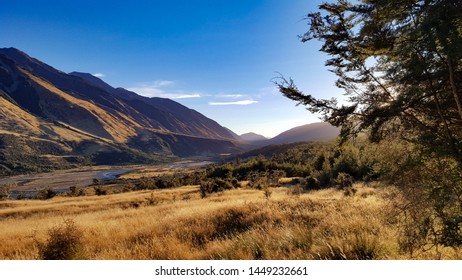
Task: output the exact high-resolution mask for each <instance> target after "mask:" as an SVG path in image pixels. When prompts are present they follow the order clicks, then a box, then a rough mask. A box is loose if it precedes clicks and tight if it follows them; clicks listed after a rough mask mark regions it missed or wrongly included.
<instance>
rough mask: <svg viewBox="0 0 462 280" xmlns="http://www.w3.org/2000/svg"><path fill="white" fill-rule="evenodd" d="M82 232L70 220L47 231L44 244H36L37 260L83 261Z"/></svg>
mask: <svg viewBox="0 0 462 280" xmlns="http://www.w3.org/2000/svg"><path fill="white" fill-rule="evenodd" d="M82 235H83V234H82V231H81V230H80V229H79V228H78V227H77V226H76V225H75V223H74V221H73V220H71V219H66V220H64V223H63V224H61V225H58V226H55V227H53V228H51V229H49V230H48V238H47V240H46V241H45V242H38V241H36V242H37V245H38V249H39V258H40V259H42V260H79V259H85V253H84V246H83V242H82Z"/></svg>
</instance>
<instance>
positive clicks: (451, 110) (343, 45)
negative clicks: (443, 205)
mask: <svg viewBox="0 0 462 280" xmlns="http://www.w3.org/2000/svg"><path fill="white" fill-rule="evenodd" d="M461 16H462V2H460V1H452V0H444V1H401V0H391V1H366V0H362V1H355V2H349V1H344V0H339V1H335V2H334V3H324V4H322V5H320V7H319V11H318V12H312V13H309V14H308V16H307V21H308V24H309V28H308V31H307V32H306V33H305V34H303V35H302V36H301V40H302V41H303V42H307V41H310V40H319V41H321V42H322V44H323V45H322V47H321V49H320V51H322V52H324V53H326V54H327V55H329V59H328V60H327V61H326V66H328V67H329V68H330V70H331V71H332V72H333V73H335V74H336V75H337V77H338V80H337V83H336V85H337V86H338V87H339V88H341V89H343V90H344V91H345V92H346V94H347V96H349V101H350V103H349V104H348V105H341V106H340V105H338V104H337V101H336V100H335V99H331V100H324V99H317V98H315V97H314V96H312V95H309V94H304V93H302V92H301V91H300V90H298V88H297V87H296V86H295V84H294V82H293V81H292V80H290V79H289V80H286V79H284V78H281V80H280V81H279V82H277V84H278V86H279V89H280V91H281V92H282V93H283V94H284V95H285V96H287V97H289V98H291V99H293V100H295V101H297V102H298V103H299V104H303V105H306V106H307V108H308V109H309V110H310V111H311V112H321V113H322V114H324V117H325V120H326V121H328V122H330V123H331V124H333V125H335V126H341V127H342V131H341V136H342V139H346V138H347V137H349V136H351V135H357V134H358V133H359V132H362V131H365V132H367V133H368V135H369V139H370V140H372V141H379V140H381V139H384V138H385V137H387V136H399V137H403V138H405V139H407V140H411V141H417V142H419V143H420V144H421V145H422V150H426V151H427V152H431V153H436V154H439V155H444V156H449V157H453V158H454V159H456V160H457V161H458V162H462V152H461V151H462V141H461V140H462V133H461V131H462V122H461V120H462V101H461V96H462V85H461V82H460V81H461V79H462V71H461V69H462V21H461V20H460V18H461Z"/></svg>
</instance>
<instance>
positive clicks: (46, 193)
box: [37, 188, 57, 200]
mask: <svg viewBox="0 0 462 280" xmlns="http://www.w3.org/2000/svg"><path fill="white" fill-rule="evenodd" d="M56 194H57V193H56V192H55V191H54V190H53V189H52V188H45V189H42V190H40V191H39V192H38V193H37V198H38V199H44V200H46V199H52V198H53V197H55V196H56Z"/></svg>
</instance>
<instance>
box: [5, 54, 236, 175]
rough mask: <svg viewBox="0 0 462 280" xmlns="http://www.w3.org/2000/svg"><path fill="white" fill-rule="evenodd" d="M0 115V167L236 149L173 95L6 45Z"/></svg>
mask: <svg viewBox="0 0 462 280" xmlns="http://www.w3.org/2000/svg"><path fill="white" fill-rule="evenodd" d="M0 116H1V120H0V167H1V168H2V170H4V171H5V170H6V171H5V172H7V171H8V170H11V169H12V168H13V169H15V170H21V169H22V168H18V165H19V167H21V166H22V167H23V168H24V169H25V170H29V169H30V168H32V166H35V167H36V168H38V169H41V170H42V169H45V170H46V169H48V168H53V167H57V166H59V167H66V166H68V165H72V164H76V163H78V164H82V163H93V164H101V163H114V164H120V163H140V162H152V161H153V160H154V161H158V160H159V159H161V158H162V157H165V156H180V157H188V156H198V155H200V156H203V155H208V156H210V155H215V154H219V153H229V152H233V151H235V150H236V149H237V147H236V145H235V144H234V141H235V139H234V137H233V135H232V134H231V133H229V131H228V130H227V129H225V128H224V127H222V126H220V125H219V124H218V123H216V122H215V121H213V120H210V119H208V118H206V117H205V116H203V115H201V114H200V113H198V112H196V111H194V110H191V109H189V108H187V107H185V106H183V105H181V104H179V103H177V102H174V101H172V100H169V99H162V98H146V97H142V96H139V95H137V94H136V93H133V92H129V91H126V90H124V89H114V88H113V87H111V86H110V85H107V84H106V83H104V82H103V81H101V80H99V79H97V78H96V77H93V78H91V77H90V75H89V74H76V73H73V74H72V75H69V74H66V73H64V72H62V71H59V70H57V69H54V68H53V67H51V66H49V65H47V64H45V63H43V62H41V61H39V60H37V59H35V58H32V57H30V56H28V55H27V54H25V53H23V52H21V51H20V50H17V49H14V48H8V49H0ZM23 163H24V164H23ZM25 163H27V164H25ZM29 163H30V166H29ZM15 166H16V167H15ZM32 169H34V168H32ZM0 173H1V172H0Z"/></svg>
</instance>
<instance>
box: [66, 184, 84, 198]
mask: <svg viewBox="0 0 462 280" xmlns="http://www.w3.org/2000/svg"><path fill="white" fill-rule="evenodd" d="M69 190H70V193H69V196H84V195H85V191H84V190H83V189H82V188H79V187H76V186H72V187H70V188H69Z"/></svg>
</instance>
